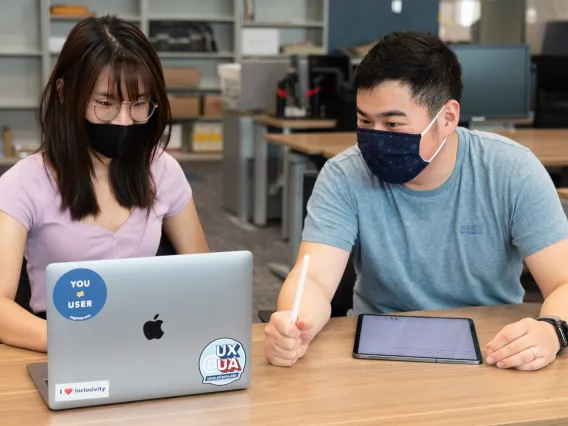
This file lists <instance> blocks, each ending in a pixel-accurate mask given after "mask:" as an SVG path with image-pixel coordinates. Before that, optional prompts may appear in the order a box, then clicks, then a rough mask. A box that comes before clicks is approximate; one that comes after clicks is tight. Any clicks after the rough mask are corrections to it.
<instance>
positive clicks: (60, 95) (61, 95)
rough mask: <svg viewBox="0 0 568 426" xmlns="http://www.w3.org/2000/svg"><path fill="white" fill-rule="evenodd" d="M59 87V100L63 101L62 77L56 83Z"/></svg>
mask: <svg viewBox="0 0 568 426" xmlns="http://www.w3.org/2000/svg"><path fill="white" fill-rule="evenodd" d="M55 87H56V89H57V96H58V97H59V102H61V103H63V79H62V78H60V79H58V80H57V82H56V83H55Z"/></svg>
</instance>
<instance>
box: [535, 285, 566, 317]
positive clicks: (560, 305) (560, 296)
mask: <svg viewBox="0 0 568 426" xmlns="http://www.w3.org/2000/svg"><path fill="white" fill-rule="evenodd" d="M540 315H541V316H547V315H548V316H550V315H552V316H556V317H560V318H562V319H563V320H565V321H568V283H566V284H563V285H561V286H560V287H558V288H557V289H556V290H554V291H553V292H552V293H550V294H549V295H548V297H547V298H546V300H545V301H544V303H543V305H542V308H541V310H540Z"/></svg>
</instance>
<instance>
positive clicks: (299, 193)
mask: <svg viewBox="0 0 568 426" xmlns="http://www.w3.org/2000/svg"><path fill="white" fill-rule="evenodd" d="M289 165H290V168H289V176H288V182H287V183H288V194H289V195H288V196H289V199H288V203H289V206H288V217H289V224H290V229H289V234H290V239H289V240H288V250H289V257H288V264H289V265H290V267H291V268H292V267H293V266H294V265H295V264H296V258H297V257H298V250H299V249H300V243H301V241H302V229H303V227H304V214H303V212H304V175H305V173H306V171H307V170H308V167H309V166H310V162H309V157H307V156H305V155H302V154H299V153H296V152H291V153H290V154H289Z"/></svg>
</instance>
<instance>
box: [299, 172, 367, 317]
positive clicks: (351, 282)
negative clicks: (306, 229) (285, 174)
mask: <svg viewBox="0 0 568 426" xmlns="http://www.w3.org/2000/svg"><path fill="white" fill-rule="evenodd" d="M317 175H318V174H317V173H316V172H309V173H306V174H305V175H304V185H303V188H304V199H303V215H304V220H305V219H306V216H307V214H308V211H307V206H308V200H309V199H310V196H311V195H312V191H313V189H314V185H315V183H316V179H317ZM356 279H357V274H356V272H355V268H354V267H353V263H352V262H351V260H350V261H349V262H347V267H346V268H345V272H344V273H343V277H342V278H341V281H340V282H339V286H338V287H337V291H336V292H335V295H334V296H333V299H332V300H331V316H332V317H344V316H345V315H346V314H347V311H348V310H349V309H351V308H352V307H353V288H354V287H355V280H356Z"/></svg>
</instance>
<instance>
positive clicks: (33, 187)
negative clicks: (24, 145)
mask: <svg viewBox="0 0 568 426" xmlns="http://www.w3.org/2000/svg"><path fill="white" fill-rule="evenodd" d="M31 161H32V159H29V160H28V159H26V160H22V161H20V162H18V163H16V164H15V165H14V166H13V167H11V168H10V169H8V171H6V172H5V173H4V174H3V175H2V176H0V210H1V211H3V212H4V213H6V214H8V215H9V216H12V217H13V218H14V219H16V220H17V221H18V222H20V223H21V224H22V225H24V227H25V228H26V229H27V230H28V231H29V230H30V229H31V228H32V226H33V224H34V221H36V220H37V217H38V198H39V187H38V180H37V176H36V174H35V173H34V171H33V170H30V166H32V165H33V164H32V163H31Z"/></svg>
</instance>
